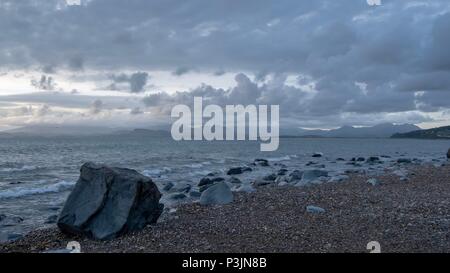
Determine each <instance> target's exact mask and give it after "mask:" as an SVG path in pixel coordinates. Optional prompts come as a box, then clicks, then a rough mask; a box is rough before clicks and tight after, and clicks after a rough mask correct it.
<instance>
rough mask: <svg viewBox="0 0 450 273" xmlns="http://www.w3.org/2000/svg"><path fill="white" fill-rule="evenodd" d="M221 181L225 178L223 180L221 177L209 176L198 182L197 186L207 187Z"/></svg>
mask: <svg viewBox="0 0 450 273" xmlns="http://www.w3.org/2000/svg"><path fill="white" fill-rule="evenodd" d="M222 181H225V178H223V177H210V176H206V177H203V178H202V179H201V180H200V182H199V183H198V186H199V187H201V186H205V185H209V184H214V183H217V182H222Z"/></svg>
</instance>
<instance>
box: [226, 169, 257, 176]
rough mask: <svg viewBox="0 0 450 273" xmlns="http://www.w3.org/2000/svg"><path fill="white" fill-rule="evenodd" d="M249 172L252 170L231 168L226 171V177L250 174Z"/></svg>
mask: <svg viewBox="0 0 450 273" xmlns="http://www.w3.org/2000/svg"><path fill="white" fill-rule="evenodd" d="M251 171H252V168H249V167H233V168H230V169H229V170H228V172H227V175H235V174H242V173H244V172H251Z"/></svg>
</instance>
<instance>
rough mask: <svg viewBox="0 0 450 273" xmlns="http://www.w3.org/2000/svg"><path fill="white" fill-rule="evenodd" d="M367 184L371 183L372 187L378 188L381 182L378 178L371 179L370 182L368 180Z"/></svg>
mask: <svg viewBox="0 0 450 273" xmlns="http://www.w3.org/2000/svg"><path fill="white" fill-rule="evenodd" d="M367 183H369V184H370V185H372V186H376V185H378V184H379V182H378V180H377V179H376V178H370V179H369V180H367Z"/></svg>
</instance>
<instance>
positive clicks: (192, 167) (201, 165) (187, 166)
mask: <svg viewBox="0 0 450 273" xmlns="http://www.w3.org/2000/svg"><path fill="white" fill-rule="evenodd" d="M211 164H212V163H211V162H209V161H205V162H200V163H192V164H186V165H184V167H186V168H191V169H199V168H203V167H204V166H206V165H211Z"/></svg>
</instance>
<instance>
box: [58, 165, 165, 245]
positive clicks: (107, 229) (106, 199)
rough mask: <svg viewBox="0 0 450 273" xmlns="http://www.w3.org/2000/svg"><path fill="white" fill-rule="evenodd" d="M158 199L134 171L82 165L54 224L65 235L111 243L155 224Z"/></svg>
mask: <svg viewBox="0 0 450 273" xmlns="http://www.w3.org/2000/svg"><path fill="white" fill-rule="evenodd" d="M160 198H161V193H160V192H159V190H158V187H157V186H156V185H155V184H154V183H153V182H152V180H151V179H150V178H149V177H146V176H144V175H141V174H139V173H138V172H136V171H135V170H131V169H124V168H111V167H107V166H104V165H97V164H94V163H86V164H84V165H83V166H82V167H81V171H80V178H79V179H78V182H77V183H76V185H75V188H74V189H73V191H72V192H71V193H70V195H69V197H68V199H67V201H66V203H65V205H64V208H63V210H62V211H61V214H60V216H59V218H58V223H57V224H58V227H59V228H60V229H61V231H63V232H65V233H69V234H77V235H84V236H87V237H89V238H93V239H99V240H106V239H112V238H115V237H118V236H120V235H122V234H125V233H127V232H131V231H136V230H140V229H142V228H144V227H145V226H146V225H148V224H152V223H155V222H156V221H157V220H158V217H159V216H160V215H161V213H162V211H163V208H164V205H163V204H160V203H159V199H160Z"/></svg>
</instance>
